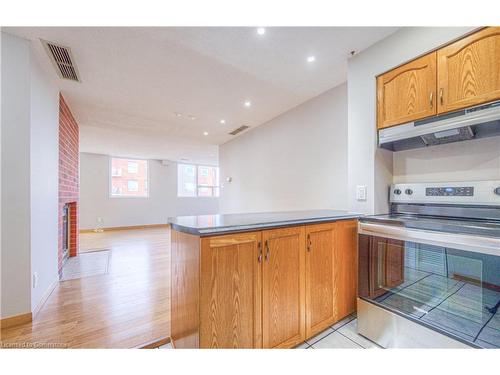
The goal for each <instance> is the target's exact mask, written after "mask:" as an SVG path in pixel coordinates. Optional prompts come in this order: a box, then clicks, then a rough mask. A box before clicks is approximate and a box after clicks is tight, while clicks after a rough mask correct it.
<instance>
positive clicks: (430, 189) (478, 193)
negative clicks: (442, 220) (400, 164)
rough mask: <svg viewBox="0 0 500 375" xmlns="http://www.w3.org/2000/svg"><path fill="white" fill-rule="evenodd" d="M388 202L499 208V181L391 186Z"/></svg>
mask: <svg viewBox="0 0 500 375" xmlns="http://www.w3.org/2000/svg"><path fill="white" fill-rule="evenodd" d="M390 202H392V203H409V204H411V203H415V204H426V203H430V204H433V203H434V204H435V203H437V204H454V205H457V204H458V205H487V206H491V205H494V206H499V207H500V180H496V181H465V182H431V183H401V184H393V185H391V189H390Z"/></svg>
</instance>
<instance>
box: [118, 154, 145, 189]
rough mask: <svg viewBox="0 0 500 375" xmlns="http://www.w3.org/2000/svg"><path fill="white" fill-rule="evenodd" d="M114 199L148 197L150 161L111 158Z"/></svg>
mask: <svg viewBox="0 0 500 375" xmlns="http://www.w3.org/2000/svg"><path fill="white" fill-rule="evenodd" d="M110 185H111V187H110V194H111V196H112V197H148V196H149V192H148V161H147V160H138V159H123V158H111V181H110Z"/></svg>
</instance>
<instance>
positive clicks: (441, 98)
mask: <svg viewBox="0 0 500 375" xmlns="http://www.w3.org/2000/svg"><path fill="white" fill-rule="evenodd" d="M439 102H440V103H441V105H443V103H444V101H443V88H440V89H439Z"/></svg>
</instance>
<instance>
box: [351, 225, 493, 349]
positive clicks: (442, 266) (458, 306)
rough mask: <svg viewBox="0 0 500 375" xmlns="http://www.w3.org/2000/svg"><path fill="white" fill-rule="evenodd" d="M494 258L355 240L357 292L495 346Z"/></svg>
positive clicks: (455, 333)
mask: <svg viewBox="0 0 500 375" xmlns="http://www.w3.org/2000/svg"><path fill="white" fill-rule="evenodd" d="M362 236H363V235H362ZM360 237H361V236H360ZM499 259H500V257H498V256H493V255H488V254H481V253H475V252H469V251H462V250H457V249H453V248H447V247H437V246H430V245H426V244H420V243H414V242H405V241H398V240H392V239H385V238H378V237H367V238H365V239H363V238H360V275H359V276H360V278H359V283H360V285H359V289H360V292H359V294H360V297H362V298H365V299H370V300H372V301H375V302H376V303H378V304H380V305H382V306H384V307H386V308H388V309H391V310H396V311H398V312H400V313H403V314H405V315H408V316H410V317H411V318H413V319H415V320H419V321H422V322H425V323H426V324H428V325H430V326H431V327H433V328H437V329H438V330H441V331H444V332H446V333H448V334H450V335H453V336H458V337H460V338H461V339H463V340H465V341H469V342H472V343H475V344H476V345H478V346H481V347H487V348H499V347H500V311H499V310H500V308H499V304H500V260H499Z"/></svg>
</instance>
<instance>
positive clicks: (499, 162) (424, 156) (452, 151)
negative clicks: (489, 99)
mask: <svg viewBox="0 0 500 375" xmlns="http://www.w3.org/2000/svg"><path fill="white" fill-rule="evenodd" d="M474 180H500V137H492V138H485V139H476V140H471V141H466V142H457V143H450V144H447V145H440V146H438V147H429V148H426V149H416V150H408V151H402V152H398V153H395V154H394V182H429V181H438V182H439V181H442V182H445V181H474Z"/></svg>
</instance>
